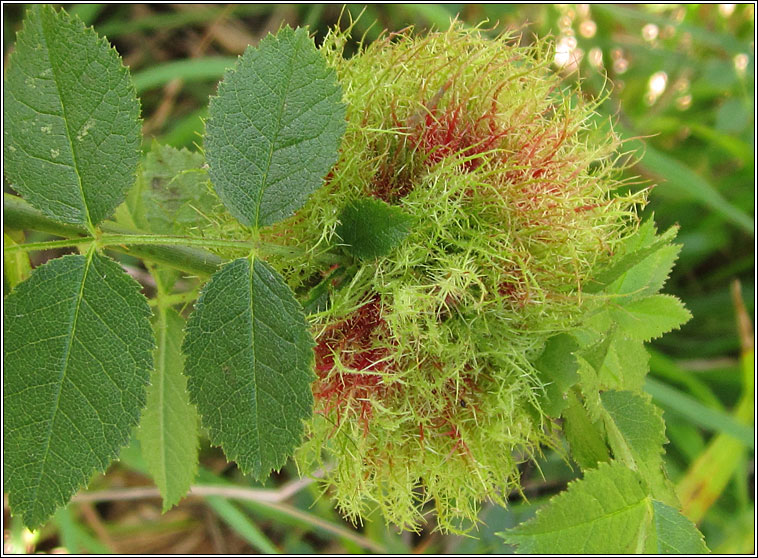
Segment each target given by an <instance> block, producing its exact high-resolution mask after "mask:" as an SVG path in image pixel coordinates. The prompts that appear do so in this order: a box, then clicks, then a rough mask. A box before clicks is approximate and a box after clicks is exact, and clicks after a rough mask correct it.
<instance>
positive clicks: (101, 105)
mask: <svg viewBox="0 0 758 558" xmlns="http://www.w3.org/2000/svg"><path fill="white" fill-rule="evenodd" d="M3 104H4V107H3V117H4V118H3V120H4V124H3V145H4V147H3V155H4V159H5V160H4V167H5V169H4V170H5V174H6V177H7V178H8V180H9V181H10V182H11V183H12V184H13V187H14V188H15V189H16V190H17V191H18V192H19V193H20V194H21V195H22V196H23V197H24V198H26V200H27V201H28V202H29V203H31V204H32V205H33V206H35V207H36V208H38V209H40V210H41V211H43V212H44V213H46V214H47V215H49V216H50V217H52V218H54V219H56V220H57V221H59V222H63V223H76V224H80V225H85V226H87V227H88V228H89V229H90V230H91V229H92V228H93V227H94V226H95V225H97V224H98V223H99V222H100V221H102V220H103V219H105V218H106V217H108V216H109V215H110V214H111V213H112V212H113V210H114V209H115V208H116V206H117V205H118V204H120V203H121V202H122V201H123V199H124V197H125V196H126V192H127V190H128V189H129V188H130V187H131V186H132V185H133V184H134V178H135V173H136V170H137V164H138V162H139V147H140V142H141V136H140V120H139V110H140V109H139V101H138V100H137V96H136V93H135V90H134V85H133V84H132V81H131V77H130V76H129V71H128V70H127V69H126V68H125V67H124V66H123V65H122V63H121V59H120V57H119V55H118V53H117V52H116V51H115V50H114V49H113V48H111V47H110V45H109V44H108V42H107V41H105V40H104V39H100V38H98V36H97V34H96V33H95V32H94V31H93V30H92V29H91V28H89V29H87V28H85V27H84V25H83V24H82V22H81V21H79V20H78V19H77V18H72V17H70V16H69V15H68V14H67V13H66V12H65V11H64V10H60V11H56V10H55V9H54V8H53V7H51V6H49V5H34V6H32V7H31V8H30V9H29V11H28V12H27V15H26V18H25V19H24V28H23V30H22V31H21V32H20V33H19V34H18V39H17V42H16V48H15V50H14V52H13V53H12V54H11V57H10V61H9V65H8V71H7V73H6V81H5V88H4V95H3Z"/></svg>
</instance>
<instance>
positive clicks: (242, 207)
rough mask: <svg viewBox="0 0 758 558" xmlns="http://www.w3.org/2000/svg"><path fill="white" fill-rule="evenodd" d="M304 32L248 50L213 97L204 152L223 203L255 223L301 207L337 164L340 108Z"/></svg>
mask: <svg viewBox="0 0 758 558" xmlns="http://www.w3.org/2000/svg"><path fill="white" fill-rule="evenodd" d="M341 95H342V93H341V89H340V87H339V85H338V84H337V80H336V77H335V73H334V71H333V70H332V69H330V68H329V67H328V66H327V64H326V61H325V59H324V57H323V56H322V55H321V53H319V52H318V51H317V50H316V48H315V46H314V44H313V41H312V40H311V39H310V37H308V33H307V31H306V30H305V29H297V30H294V31H293V30H292V29H290V28H289V27H285V28H283V29H282V30H281V31H279V32H278V33H277V34H276V35H269V36H268V37H266V38H265V39H263V40H262V41H261V42H260V44H259V46H258V47H257V48H253V47H248V49H247V50H246V51H245V54H244V55H243V56H242V57H240V59H239V61H238V62H237V65H236V66H235V67H234V69H232V70H229V71H228V72H227V73H226V74H225V75H224V79H223V81H221V83H220V84H219V87H218V96H217V97H214V98H212V99H211V101H210V106H209V116H210V117H209V119H208V121H207V122H206V135H205V153H206V157H207V160H208V164H209V165H210V170H209V173H210V176H211V180H212V181H213V185H214V187H215V188H216V192H217V193H218V195H219V197H220V198H221V200H222V201H223V202H224V204H225V205H226V207H227V208H228V209H229V211H230V212H231V213H232V215H234V216H235V217H236V218H237V219H238V220H240V221H241V222H242V223H244V224H246V225H252V226H253V227H263V226H266V225H270V224H272V223H276V222H277V221H281V220H282V219H285V218H286V217H289V216H290V215H291V214H292V213H294V212H295V211H297V210H298V209H299V208H301V207H302V206H303V204H304V203H305V201H306V199H307V198H308V196H309V195H310V194H311V193H313V192H314V191H315V190H316V189H317V188H318V187H319V186H321V184H322V178H323V176H324V175H325V174H326V173H327V171H328V170H329V168H330V167H331V166H332V165H333V164H334V163H335V162H336V161H337V148H338V147H339V140H340V138H341V137H342V134H343V132H344V130H345V107H344V105H343V104H342V103H341Z"/></svg>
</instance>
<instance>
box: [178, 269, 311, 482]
mask: <svg viewBox="0 0 758 558" xmlns="http://www.w3.org/2000/svg"><path fill="white" fill-rule="evenodd" d="M312 347H313V340H312V339H311V336H310V333H309V332H308V328H307V326H306V323H305V317H304V315H303V310H302V308H301V307H300V305H299V304H298V302H297V301H296V300H295V297H294V295H293V293H292V291H291V290H290V289H289V287H287V285H286V284H285V283H284V280H283V279H282V278H281V277H280V276H279V275H278V274H277V273H276V272H275V271H274V270H273V269H272V268H271V267H270V266H269V265H268V264H266V263H265V262H263V261H261V260H259V259H257V258H252V259H250V258H241V259H238V260H234V261H232V262H230V263H228V264H226V265H225V266H224V267H222V268H221V269H220V270H219V271H217V272H216V273H215V274H214V275H213V277H212V278H211V280H210V282H209V283H208V285H206V287H205V288H204V289H203V292H202V294H201V296H200V298H199V300H198V302H197V306H196V307H195V311H194V313H193V314H192V316H191V317H190V319H189V322H188V324H187V334H186V337H185V340H184V345H183V352H184V354H185V355H186V357H187V360H186V374H187V377H188V379H189V382H188V388H189V391H190V397H191V399H192V400H193V401H194V402H195V403H196V404H197V406H198V411H199V412H200V416H201V417H202V421H203V425H204V426H205V427H206V428H207V429H208V433H209V436H210V440H211V442H212V443H213V444H216V445H220V446H221V447H222V448H223V449H224V452H225V453H226V456H227V457H228V458H229V459H231V460H234V461H236V462H237V464H238V465H239V467H240V469H242V471H243V472H245V473H248V474H252V475H253V476H255V477H256V478H259V479H262V478H265V477H266V476H267V475H268V474H269V472H270V471H271V470H272V469H279V468H280V467H281V466H282V465H283V464H284V462H285V461H286V459H287V457H289V456H290V455H292V453H293V452H294V450H295V448H296V447H297V446H298V444H299V443H300V440H301V437H302V434H303V420H304V419H306V418H308V417H309V416H310V415H311V413H312V410H313V396H312V394H311V387H310V382H311V381H312V379H313V371H312V367H313V349H312Z"/></svg>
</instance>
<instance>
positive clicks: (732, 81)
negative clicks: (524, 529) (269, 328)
mask: <svg viewBox="0 0 758 558" xmlns="http://www.w3.org/2000/svg"><path fill="white" fill-rule="evenodd" d="M67 9H69V10H70V11H71V12H75V13H77V14H78V15H79V16H80V17H81V18H82V19H83V20H84V21H85V22H86V23H87V24H91V25H94V27H95V29H96V31H97V32H98V33H99V34H101V35H105V36H107V37H108V39H109V40H110V41H111V43H113V44H114V46H115V47H116V49H117V50H118V51H119V53H120V54H121V55H122V56H123V57H124V61H125V64H127V65H128V66H129V67H130V69H131V72H132V74H133V76H134V81H135V84H136V86H137V90H138V94H139V95H140V97H141V100H142V116H143V118H144V130H143V131H144V132H145V145H144V149H145V150H147V149H148V148H149V145H150V141H151V138H155V139H157V140H158V141H160V142H161V143H168V144H170V145H174V146H176V147H190V148H192V146H193V143H197V142H199V135H198V134H199V133H200V132H201V131H202V120H201V119H202V118H205V116H206V115H207V104H208V97H209V95H211V94H212V93H214V91H215V88H216V84H217V83H218V81H219V79H220V78H221V76H222V73H223V70H224V69H225V68H226V67H228V66H230V65H232V64H233V62H234V60H235V59H236V56H237V55H238V54H240V53H241V52H242V51H243V50H244V48H245V46H246V45H247V44H250V43H253V44H255V43H257V42H258V41H259V39H260V38H262V37H263V36H265V35H266V33H267V32H269V31H272V32H273V31H276V30H277V29H278V28H279V27H280V26H281V25H282V24H283V23H289V24H290V25H291V26H293V27H294V26H298V25H310V28H311V31H312V32H313V33H315V35H316V40H317V43H318V42H319V40H320V39H321V38H322V37H323V36H324V34H325V32H326V30H327V29H328V27H329V26H331V25H333V24H334V23H335V22H336V21H337V19H338V18H339V15H340V10H341V7H340V6H337V5H326V6H325V5H322V4H313V5H302V6H297V5H273V4H272V5H239V6H233V5H142V4H135V5H99V4H89V5H84V4H81V5H70V6H68V7H67ZM3 10H4V13H3V17H4V19H3V25H4V30H5V39H4V40H5V43H4V45H3V47H4V56H5V57H6V58H7V55H8V49H9V48H10V45H11V44H12V43H13V41H14V35H15V31H17V30H18V28H19V25H20V21H21V17H22V15H23V11H24V6H23V5H19V4H16V5H8V4H5V5H4V6H3ZM346 12H348V13H349V15H351V16H353V17H357V16H358V14H360V13H361V12H363V15H362V16H361V17H360V19H359V20H358V23H357V24H356V29H357V35H359V36H360V35H361V34H363V35H364V36H365V40H366V41H371V40H373V39H375V38H377V37H378V36H379V34H380V32H381V30H382V29H388V30H398V29H401V28H403V27H405V26H407V25H411V24H413V25H416V26H417V28H418V30H423V29H425V28H428V27H432V26H437V27H447V24H448V22H449V18H450V17H451V16H453V15H455V14H456V13H458V14H460V18H461V19H462V20H463V21H464V22H466V23H468V24H476V23H479V22H481V21H482V20H484V19H488V20H489V21H490V23H491V24H492V25H493V26H495V22H498V23H497V26H496V27H494V29H493V31H492V33H493V34H494V33H495V32H497V31H501V30H504V29H517V30H521V31H522V32H523V39H522V41H524V42H529V40H530V37H532V36H533V35H538V36H544V35H547V34H550V35H552V36H554V37H555V41H556V55H555V67H556V70H557V71H561V72H564V73H565V74H566V80H574V79H577V77H580V78H581V79H582V80H583V82H584V91H585V92H586V93H587V94H588V95H596V94H598V93H599V92H600V91H602V90H603V88H604V87H609V88H610V94H609V95H608V97H607V100H606V101H605V103H604V104H603V105H602V107H601V110H602V111H603V114H605V115H615V117H616V118H617V120H618V122H619V124H620V129H621V131H622V133H623V135H624V137H626V138H638V137H644V138H645V147H644V150H642V149H639V150H638V152H637V157H638V158H639V163H638V164H637V165H636V166H634V167H633V169H632V172H633V174H635V175H638V176H640V177H641V178H642V179H645V180H650V181H653V182H655V183H657V184H658V187H656V188H655V189H654V191H653V193H652V195H651V203H650V205H649V207H648V208H647V210H646V212H649V213H652V212H654V213H655V216H656V221H657V223H658V227H659V230H665V229H666V228H667V227H668V226H669V225H673V224H677V223H678V224H679V225H680V226H681V230H680V233H679V236H678V242H680V243H682V245H683V246H682V252H681V255H680V259H679V262H678V265H677V266H676V267H675V269H674V271H673V274H672V276H671V279H670V280H669V282H668V283H667V287H666V291H667V292H669V293H672V294H675V295H677V296H679V297H680V298H681V299H682V300H683V301H684V302H685V304H686V305H687V307H688V308H689V310H690V311H691V312H692V314H693V319H692V320H691V321H690V322H689V323H688V324H686V325H685V326H684V327H683V328H682V329H681V330H679V331H676V332H672V333H670V334H668V335H666V336H664V337H663V338H662V339H660V340H657V341H656V342H654V343H653V344H652V346H651V349H650V352H651V361H650V364H651V374H650V376H649V377H648V378H649V379H648V381H647V384H646V390H647V391H648V392H649V393H650V394H651V395H652V397H653V400H654V401H655V402H656V403H657V404H658V405H659V406H660V407H661V408H662V409H663V417H664V420H665V422H666V427H667V429H666V433H667V437H668V439H669V440H670V443H669V445H668V446H667V453H666V456H665V461H666V467H667V469H668V472H669V475H670V477H671V478H672V480H673V481H674V483H675V484H677V485H678V488H679V496H680V499H681V500H682V503H683V505H684V509H685V513H686V514H687V515H688V517H690V518H691V519H692V520H693V521H695V522H696V523H697V524H698V525H699V527H700V529H701V530H702V531H703V533H704V534H705V537H706V542H707V544H708V547H709V548H711V549H712V550H713V551H715V552H728V553H732V552H734V553H741V552H744V553H751V552H754V548H753V539H754V509H755V508H754V504H755V497H754V494H755V492H754V447H753V445H752V443H751V440H750V439H749V437H748V436H745V435H744V434H745V433H746V432H747V431H746V430H745V429H744V427H745V426H746V425H747V426H751V427H752V425H753V407H754V400H753V385H752V383H751V382H745V381H743V380H744V378H752V374H753V362H752V353H749V350H751V349H752V346H751V343H752V341H751V340H752V334H751V333H750V334H746V332H743V335H742V336H741V335H740V333H739V330H738V327H737V317H738V314H739V312H738V309H739V305H738V304H737V305H735V303H734V302H733V301H734V300H738V299H739V297H736V298H735V297H733V296H732V293H730V288H731V285H732V282H733V281H734V280H735V279H739V280H740V281H741V285H742V288H741V291H742V293H741V295H742V296H741V300H744V306H745V310H743V312H746V314H747V315H749V316H754V310H753V309H754V294H753V293H754V288H755V284H754V269H755V261H754V255H755V241H754V206H755V189H754V175H755V161H754V155H753V153H754V139H755V128H754V97H755V96H754V76H755V59H754V54H753V53H754V43H753V36H754V17H755V16H754V7H753V6H752V5H738V6H735V5H703V6H698V5H688V6H677V5H663V6H636V7H632V6H604V5H589V6H588V5H561V6H553V5H549V6H532V5H529V6H526V5H525V6H517V5H509V6H497V5H481V6H480V5H460V4H448V5H444V6H437V5H388V6H378V5H373V6H367V7H364V6H348V7H347V8H346ZM348 13H345V14H343V21H346V20H347V16H348ZM374 22H376V23H374ZM606 73H607V77H608V78H609V79H610V83H608V82H607V81H606V77H605V76H606ZM627 145H628V148H629V149H637V148H641V147H642V144H641V143H640V142H639V141H638V140H632V141H630V142H629V143H628V144H627ZM5 188H6V190H7V185H5ZM45 239H46V237H45V236H44V235H41V234H40V233H29V234H28V235H27V238H26V240H27V241H38V240H45ZM13 240H15V241H21V240H23V239H21V238H16V239H13ZM53 255H60V254H58V253H56V254H53ZM43 256H44V254H42V253H35V254H33V260H32V263H33V264H34V265H39V264H40V263H42V259H41V258H42V257H43ZM47 257H50V254H49V253H48V254H47ZM121 261H122V264H124V265H125V266H127V268H128V269H131V271H132V274H133V275H134V276H136V277H137V278H138V279H140V278H141V277H142V276H141V273H140V269H139V268H137V267H136V265H137V263H136V260H130V259H129V258H128V257H121ZM12 264H13V262H8V261H6V275H5V276H4V289H7V287H8V285H9V284H13V278H12V277H11V276H10V275H9V272H8V271H7V270H8V269H11V270H12V269H13V268H14V266H13V265H12ZM743 315H744V314H743ZM741 359H742V360H741ZM740 427H741V428H742V430H740ZM730 434H731V435H730ZM740 434H743V435H742V436H741V437H740ZM735 436H736V437H735ZM738 438H739V439H738ZM200 451H201V469H200V473H199V476H198V482H202V483H203V484H211V483H218V484H231V485H234V486H237V487H249V486H259V485H255V483H254V482H253V481H251V480H250V479H248V478H245V477H242V476H241V475H240V474H239V473H238V472H237V470H236V468H235V467H233V466H230V465H228V464H227V462H226V460H225V459H224V457H223V455H222V454H221V453H220V451H219V450H217V449H212V448H210V447H208V446H207V445H206V446H203V447H201V449H200ZM139 455H140V453H139V451H136V450H135V448H134V447H130V448H127V449H125V450H124V451H123V452H122V455H121V458H122V460H121V462H120V463H116V464H114V465H113V466H112V467H111V469H110V470H109V472H108V473H107V474H106V475H98V476H96V477H95V478H94V479H93V480H92V482H91V483H90V490H103V489H121V488H128V487H139V486H145V485H146V484H147V482H148V481H147V480H146V478H145V477H144V476H143V475H142V473H141V471H143V470H144V464H143V463H141V462H140V458H139ZM539 469H540V470H538V469H537V468H535V467H527V468H525V469H524V471H523V475H524V482H523V484H524V486H525V494H526V496H527V498H528V502H526V501H524V500H523V498H521V497H520V496H515V497H513V498H512V499H511V502H512V504H511V506H510V507H509V508H508V509H502V508H497V507H485V509H483V510H482V514H481V519H482V520H483V521H484V522H485V525H483V526H482V527H481V529H480V531H479V538H478V539H472V538H460V537H455V536H442V535H440V534H438V533H435V534H432V533H431V532H422V533H420V534H418V535H413V534H408V533H405V534H402V535H400V534H397V533H396V532H394V531H393V530H391V529H388V528H386V527H385V526H384V525H383V524H382V522H381V520H379V519H374V520H373V521H369V522H367V523H366V524H365V525H364V526H362V527H359V528H358V529H353V527H352V526H350V525H348V524H346V523H344V522H343V521H342V520H341V519H340V517H339V516H338V514H337V513H336V512H335V511H334V510H333V509H332V508H331V505H330V502H329V500H328V499H326V498H319V492H318V490H317V488H316V487H315V486H307V487H304V488H301V489H300V490H297V491H296V492H295V491H294V490H293V492H295V494H294V496H293V497H292V498H291V499H290V500H288V501H287V503H282V502H274V503H271V502H262V501H245V502H240V501H239V500H231V499H224V498H221V497H219V496H213V497H206V498H203V497H199V498H188V499H185V500H184V501H183V503H181V504H180V505H179V506H177V507H176V508H174V509H173V510H171V511H170V512H168V513H167V514H166V515H163V516H161V515H160V511H161V502H160V500H159V499H155V498H153V499H150V498H147V499H144V498H143V499H137V500H133V501H131V500H123V499H118V498H116V499H112V498H111V499H108V500H107V501H103V502H100V503H97V504H96V505H95V504H93V503H91V502H82V501H79V502H76V501H75V502H74V503H72V504H71V505H69V506H68V508H66V509H64V510H61V511H59V512H58V514H57V515H56V516H55V518H54V521H52V522H50V524H48V525H47V526H46V527H45V528H43V529H42V530H40V531H38V532H35V533H29V532H27V531H25V530H24V529H23V528H22V527H21V525H20V524H19V523H18V522H15V521H11V520H10V519H9V515H8V511H7V508H5V520H6V521H5V532H4V541H5V547H6V551H8V552H24V551H27V552H28V551H35V550H36V551H51V550H53V549H55V548H57V547H64V548H66V549H67V550H69V551H71V552H109V551H114V552H130V553H131V552H140V553H164V552H165V553H174V552H176V553H180V552H181V553H198V552H220V553H235V552H248V551H251V550H256V551H264V552H277V551H278V552H287V553H298V552H361V551H374V552H377V551H390V552H420V553H431V552H468V553H487V552H498V553H501V552H509V551H511V550H512V547H509V546H507V545H505V543H504V542H503V541H502V539H500V538H499V537H496V536H495V535H494V533H495V532H499V531H502V530H503V529H504V528H507V527H511V526H513V525H515V524H517V523H519V522H521V521H523V520H524V519H527V518H529V517H531V516H533V514H534V513H535V511H536V509H537V508H538V507H539V506H540V505H541V504H542V503H544V502H545V501H546V500H547V499H548V498H549V497H550V496H552V495H554V494H555V493H557V492H560V491H561V490H563V489H565V487H566V485H567V483H568V482H569V481H571V480H572V479H574V478H575V477H576V476H577V472H576V471H572V470H571V469H570V468H569V467H567V466H566V465H565V464H564V463H562V462H561V461H560V460H558V459H556V458H555V456H553V455H551V454H550V453H548V454H546V456H545V459H544V461H543V462H542V463H540V467H539ZM294 478H296V471H295V470H294V468H293V467H291V466H288V467H286V468H285V469H284V470H283V471H282V474H281V475H278V476H272V477H271V478H270V479H269V480H268V481H267V482H266V488H271V489H279V490H290V488H292V487H293V485H292V484H288V482H290V481H291V480H292V479H294ZM282 487H284V488H282ZM295 488H300V485H297V486H295ZM284 494H288V492H285V493H284Z"/></svg>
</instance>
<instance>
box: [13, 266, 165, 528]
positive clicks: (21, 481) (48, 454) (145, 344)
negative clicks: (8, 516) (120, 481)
mask: <svg viewBox="0 0 758 558" xmlns="http://www.w3.org/2000/svg"><path fill="white" fill-rule="evenodd" d="M149 316H150V309H149V307H148V305H147V301H146V300H145V297H144V296H142V295H141V294H140V292H139V285H138V284H137V283H136V282H135V281H134V280H133V279H132V278H131V277H129V276H128V275H127V274H126V273H124V271H123V270H122V269H121V267H120V266H119V265H118V264H117V263H116V262H114V261H113V260H110V259H108V258H106V257H104V256H100V255H97V254H95V253H90V254H89V255H87V256H84V255H75V256H64V257H62V258H58V259H56V260H52V261H50V262H48V263H46V264H45V265H43V266H41V267H39V268H37V269H36V270H35V271H34V272H33V273H32V274H31V276H30V277H29V279H28V280H26V281H24V282H23V283H20V284H19V285H18V286H17V287H16V289H15V290H14V291H13V292H12V293H11V294H10V295H8V297H7V298H6V299H5V314H4V341H5V343H4V345H5V354H4V365H5V369H4V377H3V389H4V391H3V417H4V426H3V432H4V435H5V440H4V456H3V457H4V463H5V467H6V469H5V480H6V485H5V489H6V490H7V491H8V494H9V501H10V506H11V510H12V512H13V514H14V515H20V516H21V517H22V520H23V522H24V524H25V525H26V526H27V527H29V528H36V527H38V526H40V525H42V524H43V523H44V522H45V521H46V520H47V519H48V518H49V517H50V516H51V515H52V514H53V512H54V511H55V509H56V508H58V507H60V506H62V505H64V504H66V502H68V500H69V498H71V496H72V495H73V494H74V493H75V492H76V491H77V490H78V489H79V488H81V487H82V486H84V485H85V484H86V483H87V481H88V480H89V478H90V476H91V475H92V473H93V471H95V470H97V471H104V470H105V469H106V467H107V466H108V465H109V464H110V462H111V461H112V460H113V459H114V458H115V457H116V456H117V455H118V450H119V448H121V447H122V446H124V445H125V444H126V443H127V442H128V440H129V436H130V434H131V431H132V428H133V427H134V426H135V425H136V424H137V421H138V419H139V414H140V411H141V409H142V407H143V406H144V403H145V386H146V385H147V383H148V380H149V373H150V370H151V369H152V367H153V357H152V351H153V347H154V346H155V343H154V337H153V332H152V329H151V327H150V321H149Z"/></svg>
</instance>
